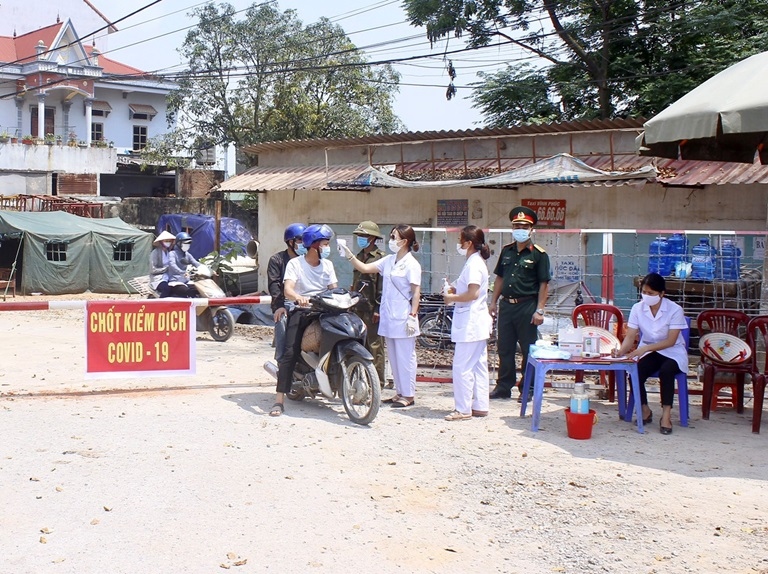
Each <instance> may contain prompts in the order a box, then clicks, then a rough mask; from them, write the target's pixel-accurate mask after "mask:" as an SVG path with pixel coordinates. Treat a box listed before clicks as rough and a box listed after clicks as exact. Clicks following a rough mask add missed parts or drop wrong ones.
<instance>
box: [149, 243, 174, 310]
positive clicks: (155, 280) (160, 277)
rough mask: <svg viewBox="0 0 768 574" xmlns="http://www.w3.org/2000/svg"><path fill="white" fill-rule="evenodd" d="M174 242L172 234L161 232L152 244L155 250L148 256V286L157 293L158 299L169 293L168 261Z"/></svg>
mask: <svg viewBox="0 0 768 574" xmlns="http://www.w3.org/2000/svg"><path fill="white" fill-rule="evenodd" d="M175 240H176V237H175V236H174V235H173V234H171V233H168V232H167V231H163V232H162V233H161V234H160V235H158V236H157V239H155V240H154V241H153V242H152V245H153V246H154V247H155V248H154V249H153V250H152V252H151V253H150V254H149V286H150V287H152V289H154V290H155V291H157V293H158V294H159V295H160V297H168V295H170V293H171V288H170V287H169V286H168V259H169V257H170V253H171V249H173V242H174V241H175Z"/></svg>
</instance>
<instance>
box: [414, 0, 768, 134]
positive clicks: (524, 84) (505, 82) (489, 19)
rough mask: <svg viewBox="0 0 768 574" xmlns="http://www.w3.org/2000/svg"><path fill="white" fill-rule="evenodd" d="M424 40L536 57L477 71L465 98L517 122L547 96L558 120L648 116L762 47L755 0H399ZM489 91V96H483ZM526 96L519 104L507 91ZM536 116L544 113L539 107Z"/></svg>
mask: <svg viewBox="0 0 768 574" xmlns="http://www.w3.org/2000/svg"><path fill="white" fill-rule="evenodd" d="M404 5H405V8H406V12H407V14H408V18H409V20H410V22H411V24H413V25H415V26H426V28H427V36H428V37H429V39H430V40H431V41H435V40H437V39H439V38H442V37H445V36H448V35H455V36H457V37H461V36H463V35H465V34H466V35H467V36H468V42H469V44H470V45H472V46H485V45H488V44H490V43H492V42H494V41H498V42H507V43H511V44H514V45H517V46H519V47H522V48H523V49H524V50H525V51H527V52H528V53H529V54H530V55H534V56H537V57H538V58H540V59H541V67H540V68H539V69H538V70H536V71H534V70H532V69H530V68H529V67H527V66H519V65H515V63H513V62H510V63H508V65H507V68H506V69H505V70H503V71H501V72H497V73H495V74H486V75H482V76H481V78H482V80H481V82H480V83H479V84H478V85H477V86H476V87H475V89H474V92H473V100H474V102H475V105H476V107H479V108H480V109H481V110H482V111H483V112H484V113H485V114H486V116H487V117H488V118H489V120H490V121H491V122H496V121H498V120H499V119H500V118H499V116H498V115H497V114H496V112H495V111H494V110H500V109H503V107H504V105H505V102H506V105H507V106H508V107H510V108H512V109H511V111H510V112H509V113H508V114H506V116H505V121H508V122H510V123H523V122H527V121H529V120H530V117H531V115H530V114H531V113H532V112H533V114H534V115H533V117H538V116H540V115H541V111H542V107H541V103H542V101H543V99H544V98H547V99H549V100H550V101H551V102H553V103H554V104H556V106H557V107H558V108H559V109H558V113H557V116H558V117H557V118H556V119H559V120H572V119H589V118H595V117H601V118H609V117H615V116H621V115H647V116H650V115H653V114H655V113H657V112H659V111H661V109H663V108H664V107H665V106H667V105H669V104H670V103H671V102H672V101H674V100H676V99H678V98H680V97H682V96H683V95H684V94H685V93H686V92H688V91H690V89H692V88H693V87H695V86H696V85H698V84H699V83H701V82H702V81H703V80H705V79H706V78H708V77H710V76H711V75H713V74H714V73H716V72H718V71H720V70H722V69H724V68H725V67H727V66H729V65H731V64H733V63H734V62H736V61H738V60H740V59H742V58H744V57H746V56H749V55H751V54H754V53H757V52H759V51H762V50H763V49H764V46H765V45H766V44H765V40H766V32H765V31H766V30H767V29H766V27H765V24H766V23H767V22H766V19H768V3H765V2H763V1H762V0H536V1H534V0H448V1H437V0H404ZM488 89H491V94H485V92H486V90H488ZM510 97H513V98H524V99H527V100H528V101H525V102H522V103H521V102H520V101H517V100H514V101H513V100H510V99H508V98H510ZM544 117H551V116H550V115H549V114H547V113H545V114H544Z"/></svg>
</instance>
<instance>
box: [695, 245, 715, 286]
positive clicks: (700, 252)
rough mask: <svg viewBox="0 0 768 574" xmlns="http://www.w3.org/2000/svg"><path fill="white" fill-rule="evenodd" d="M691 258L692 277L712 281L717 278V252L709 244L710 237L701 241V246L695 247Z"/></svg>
mask: <svg viewBox="0 0 768 574" xmlns="http://www.w3.org/2000/svg"><path fill="white" fill-rule="evenodd" d="M691 251H692V252H693V256H692V257H691V277H693V278H694V279H705V280H707V281H712V280H713V279H714V278H715V259H714V258H715V256H716V255H717V250H716V249H715V248H714V247H712V246H711V245H710V244H709V238H708V237H702V238H701V239H699V244H698V245H694V246H693V249H692V250H691Z"/></svg>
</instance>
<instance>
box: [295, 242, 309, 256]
mask: <svg viewBox="0 0 768 574" xmlns="http://www.w3.org/2000/svg"><path fill="white" fill-rule="evenodd" d="M296 254H297V255H306V254H307V248H306V247H304V244H303V243H300V244H299V245H297V246H296Z"/></svg>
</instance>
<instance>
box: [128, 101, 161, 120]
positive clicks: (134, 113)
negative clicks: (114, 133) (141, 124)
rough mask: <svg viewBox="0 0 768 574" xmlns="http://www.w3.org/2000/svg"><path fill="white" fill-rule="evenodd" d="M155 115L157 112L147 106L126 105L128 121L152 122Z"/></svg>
mask: <svg viewBox="0 0 768 574" xmlns="http://www.w3.org/2000/svg"><path fill="white" fill-rule="evenodd" d="M156 115H157V110H156V109H155V108H154V107H153V106H150V105H147V104H128V119H129V120H147V121H150V122H151V121H152V118H154V117H155V116H156Z"/></svg>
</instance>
